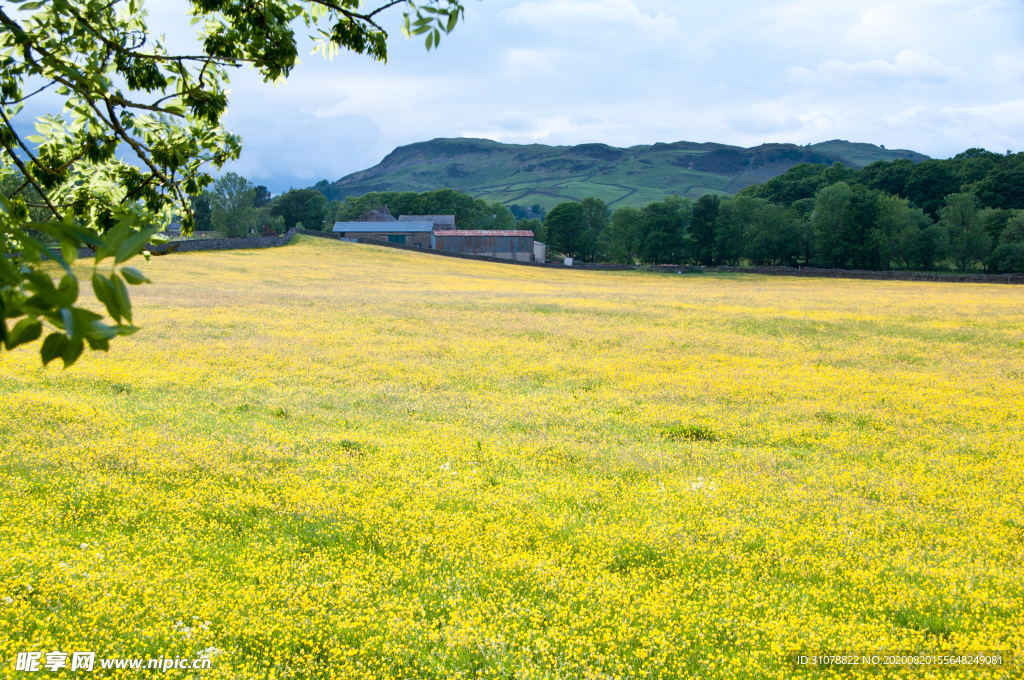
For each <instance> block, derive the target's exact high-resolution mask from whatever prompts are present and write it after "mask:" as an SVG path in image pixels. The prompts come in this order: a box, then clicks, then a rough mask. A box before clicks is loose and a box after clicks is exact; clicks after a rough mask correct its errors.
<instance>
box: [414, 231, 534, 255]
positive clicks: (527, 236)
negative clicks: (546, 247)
mask: <svg viewBox="0 0 1024 680" xmlns="http://www.w3.org/2000/svg"><path fill="white" fill-rule="evenodd" d="M430 243H431V246H430V247H431V248H433V249H435V250H438V251H441V252H445V253H466V254H470V255H486V256H488V257H500V258H503V259H507V260H517V261H519V262H533V261H534V254H533V253H534V249H533V248H534V246H533V244H534V240H533V232H532V231H478V230H468V229H467V230H458V231H455V230H439V229H435V230H434V232H433V236H432V237H431V239H430Z"/></svg>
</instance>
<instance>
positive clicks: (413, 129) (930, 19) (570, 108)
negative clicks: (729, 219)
mask: <svg viewBox="0 0 1024 680" xmlns="http://www.w3.org/2000/svg"><path fill="white" fill-rule="evenodd" d="M370 4H375V3H370ZM184 5H185V3H183V2H180V0H149V2H147V7H149V8H150V12H151V19H152V21H151V27H153V28H155V29H157V30H159V31H165V32H166V33H167V38H168V41H169V43H171V45H172V46H173V45H174V44H175V43H178V44H183V43H185V42H187V41H188V36H189V35H190V34H191V31H192V30H194V29H190V28H189V27H188V24H187V21H186V20H185V17H184ZM465 5H466V16H465V22H464V23H463V24H461V25H460V26H459V27H458V28H457V29H456V30H455V32H454V33H453V34H451V35H450V36H448V37H447V38H446V39H445V40H443V41H442V44H441V47H440V49H438V50H434V51H432V52H430V53H427V52H426V51H425V49H424V47H423V43H422V41H421V40H420V39H418V38H417V39H414V40H409V39H406V38H403V37H402V36H401V32H400V30H399V28H398V27H399V20H400V17H401V13H400V11H395V10H391V12H392V14H391V15H390V16H389V17H388V18H387V19H386V20H385V27H386V28H388V30H389V31H390V32H391V36H392V39H391V47H390V50H391V53H390V59H389V61H388V63H387V64H380V63H375V62H372V61H370V60H368V59H366V58H365V57H359V56H355V55H350V54H344V55H339V56H338V57H337V58H335V60H334V61H333V62H327V61H325V60H324V59H323V57H322V56H320V55H310V54H308V53H309V51H310V49H311V46H310V44H309V43H308V42H307V43H304V45H303V48H302V49H301V50H300V53H301V54H302V61H303V63H302V64H301V65H300V66H298V67H297V68H296V69H295V70H294V71H293V73H292V76H291V77H290V78H289V79H288V81H287V82H286V83H285V84H282V85H280V86H277V87H275V86H274V85H269V84H264V83H263V82H262V81H261V80H260V79H259V78H258V77H256V76H255V74H254V73H252V72H249V71H240V72H238V73H236V74H235V75H234V76H233V77H232V92H231V104H230V109H229V113H228V116H227V118H226V123H227V124H228V125H229V127H231V128H232V129H233V130H234V131H235V132H237V133H239V134H241V135H242V138H243V143H244V151H243V154H242V157H241V159H240V160H239V161H238V162H237V163H236V164H235V167H234V168H232V169H233V170H235V171H236V172H239V173H240V174H243V175H245V176H246V177H248V178H250V179H251V180H253V181H255V182H257V183H262V184H266V185H267V186H268V187H270V188H271V190H272V191H274V192H280V191H284V190H287V189H288V188H289V187H290V186H294V187H304V186H309V185H311V184H313V183H314V182H316V181H317V180H319V179H329V180H332V181H333V180H335V179H338V178H340V177H342V176H344V175H346V174H348V173H350V172H354V171H356V170H361V169H364V168H366V167H369V166H371V165H374V164H376V163H377V162H379V161H380V159H381V158H383V157H384V155H386V154H387V153H388V152H390V151H391V150H392V149H394V148H395V147H396V146H399V145H402V144H407V143H410V142H417V141H423V140H428V139H432V138H434V137H486V138H489V139H494V140H498V141H502V142H515V143H533V142H540V143H545V144H578V143H583V142H604V143H606V144H612V145H615V146H629V145H633V144H651V143H654V142H672V141H678V140H688V141H696V142H708V141H710V142H722V143H728V144H737V145H742V146H753V145H757V144H761V143H763V142H794V143H798V144H804V143H808V142H811V143H813V142H820V141H826V140H829V139H836V138H839V139H847V140H850V141H858V142H871V143H874V144H884V145H885V146H886V147H888V148H906V149H913V150H915V151H919V152H921V153H925V154H928V155H930V156H933V157H939V158H946V157H949V156H951V155H954V154H956V153H958V152H960V151H963V150H964V149H966V148H969V147H985V148H988V149H989V150H993V151H999V152H1003V151H1006V150H1008V149H1012V150H1014V151H1020V150H1024V0H987V1H986V0H899V1H898V2H893V0H859V1H858V2H822V1H821V0H718V1H717V2H713V3H712V2H706V1H703V2H691V1H689V0H465Z"/></svg>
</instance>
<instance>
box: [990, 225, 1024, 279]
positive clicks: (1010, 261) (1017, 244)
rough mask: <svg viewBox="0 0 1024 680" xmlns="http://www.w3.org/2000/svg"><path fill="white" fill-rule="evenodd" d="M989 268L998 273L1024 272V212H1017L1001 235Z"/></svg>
mask: <svg viewBox="0 0 1024 680" xmlns="http://www.w3.org/2000/svg"><path fill="white" fill-rule="evenodd" d="M989 266H990V267H991V268H992V269H994V270H996V271H1003V272H1024V210H1015V211H1014V213H1013V215H1012V216H1011V217H1010V219H1009V220H1007V223H1006V228H1005V229H1003V232H1002V233H1001V234H1000V235H999V245H998V246H997V247H996V249H995V250H994V251H993V252H992V255H991V257H990V259H989Z"/></svg>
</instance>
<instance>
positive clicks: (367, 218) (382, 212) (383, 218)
mask: <svg viewBox="0 0 1024 680" xmlns="http://www.w3.org/2000/svg"><path fill="white" fill-rule="evenodd" d="M359 221H360V222H397V221H398V220H397V219H395V216H394V215H392V214H391V211H390V210H388V207H387V206H386V205H382V206H380V207H379V208H374V209H373V210H367V211H366V212H365V213H363V216H362V217H360V218H359ZM413 221H414V222H415V221H416V220H413Z"/></svg>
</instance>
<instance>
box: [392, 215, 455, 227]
mask: <svg viewBox="0 0 1024 680" xmlns="http://www.w3.org/2000/svg"><path fill="white" fill-rule="evenodd" d="M398 221H399V222H432V223H433V224H434V229H442V230H449V229H455V215H402V216H400V217H399V218H398Z"/></svg>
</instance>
